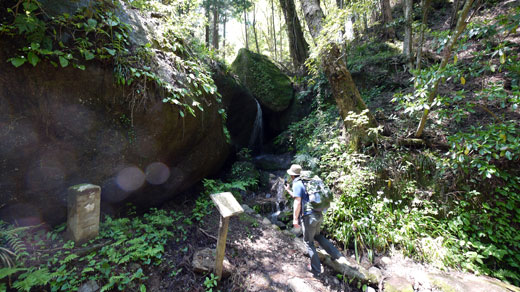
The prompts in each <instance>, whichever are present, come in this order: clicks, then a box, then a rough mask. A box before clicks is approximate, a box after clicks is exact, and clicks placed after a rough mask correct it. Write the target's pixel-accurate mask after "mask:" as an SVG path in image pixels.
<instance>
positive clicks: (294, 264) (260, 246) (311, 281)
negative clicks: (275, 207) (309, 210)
mask: <svg viewBox="0 0 520 292" xmlns="http://www.w3.org/2000/svg"><path fill="white" fill-rule="evenodd" d="M244 218H246V219H244ZM248 220H251V221H249V222H252V223H251V226H252V227H253V228H249V229H248V230H244V228H243V227H245V226H247V225H246V224H247V223H246V224H244V221H248ZM253 220H254V221H253ZM234 223H235V224H233V223H231V224H230V230H229V233H228V236H229V238H228V242H229V243H230V244H228V245H229V246H230V247H231V248H230V251H229V252H228V253H227V254H228V255H230V256H233V252H235V253H236V254H239V255H242V256H238V257H236V258H234V259H233V258H232V259H230V261H231V262H232V263H233V265H234V268H235V269H236V273H237V274H238V275H237V276H238V277H239V278H241V279H240V280H241V281H242V283H243V287H242V288H244V291H291V290H292V291H294V288H295V287H300V288H305V290H298V291H320V292H325V291H351V289H349V288H348V287H347V286H346V285H345V284H344V283H342V282H340V281H339V280H338V279H337V278H336V276H335V273H334V271H332V270H331V269H329V268H326V271H325V272H324V273H323V274H322V275H320V276H318V277H313V275H312V274H311V273H310V272H309V271H307V270H306V267H307V264H308V263H309V259H308V258H307V257H306V256H305V255H304V253H303V252H302V250H301V249H300V248H299V247H298V246H297V245H296V244H295V236H294V235H293V234H291V233H290V232H287V231H286V232H282V231H281V230H280V229H279V228H278V227H277V226H276V225H272V224H271V222H270V221H269V220H267V219H266V218H263V217H261V216H260V215H243V216H242V219H239V218H237V220H235V222H234ZM302 285H305V286H302ZM291 287H292V288H291Z"/></svg>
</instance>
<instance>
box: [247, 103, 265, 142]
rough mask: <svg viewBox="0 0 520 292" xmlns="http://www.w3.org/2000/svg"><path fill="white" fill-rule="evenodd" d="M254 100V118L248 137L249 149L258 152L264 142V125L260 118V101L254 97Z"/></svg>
mask: <svg viewBox="0 0 520 292" xmlns="http://www.w3.org/2000/svg"><path fill="white" fill-rule="evenodd" d="M255 102H256V118H255V123H254V124H253V131H251V137H250V138H249V149H251V150H253V151H255V150H258V152H260V151H261V150H262V144H263V143H264V141H263V140H264V126H263V123H264V121H263V119H262V108H261V107H260V103H258V101H257V100H256V99H255Z"/></svg>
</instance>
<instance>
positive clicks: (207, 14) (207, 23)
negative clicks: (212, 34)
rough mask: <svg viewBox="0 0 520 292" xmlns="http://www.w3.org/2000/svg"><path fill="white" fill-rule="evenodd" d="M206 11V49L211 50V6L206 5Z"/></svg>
mask: <svg viewBox="0 0 520 292" xmlns="http://www.w3.org/2000/svg"><path fill="white" fill-rule="evenodd" d="M205 10H206V25H205V26H204V31H205V43H206V47H208V48H209V4H208V5H206V7H205Z"/></svg>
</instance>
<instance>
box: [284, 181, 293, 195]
mask: <svg viewBox="0 0 520 292" xmlns="http://www.w3.org/2000/svg"><path fill="white" fill-rule="evenodd" d="M284 188H285V190H286V191H287V193H288V194H289V196H291V197H294V193H293V191H291V188H290V187H289V185H288V184H286V185H284Z"/></svg>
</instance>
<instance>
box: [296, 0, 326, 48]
mask: <svg viewBox="0 0 520 292" xmlns="http://www.w3.org/2000/svg"><path fill="white" fill-rule="evenodd" d="M301 4H302V9H303V14H304V16H305V21H306V22H307V27H308V28H309V32H310V33H311V36H312V38H313V39H314V40H316V39H317V38H318V37H319V36H320V33H321V29H322V27H323V19H324V18H325V16H324V15H323V11H322V10H321V7H320V2H319V0H302V1H301Z"/></svg>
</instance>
